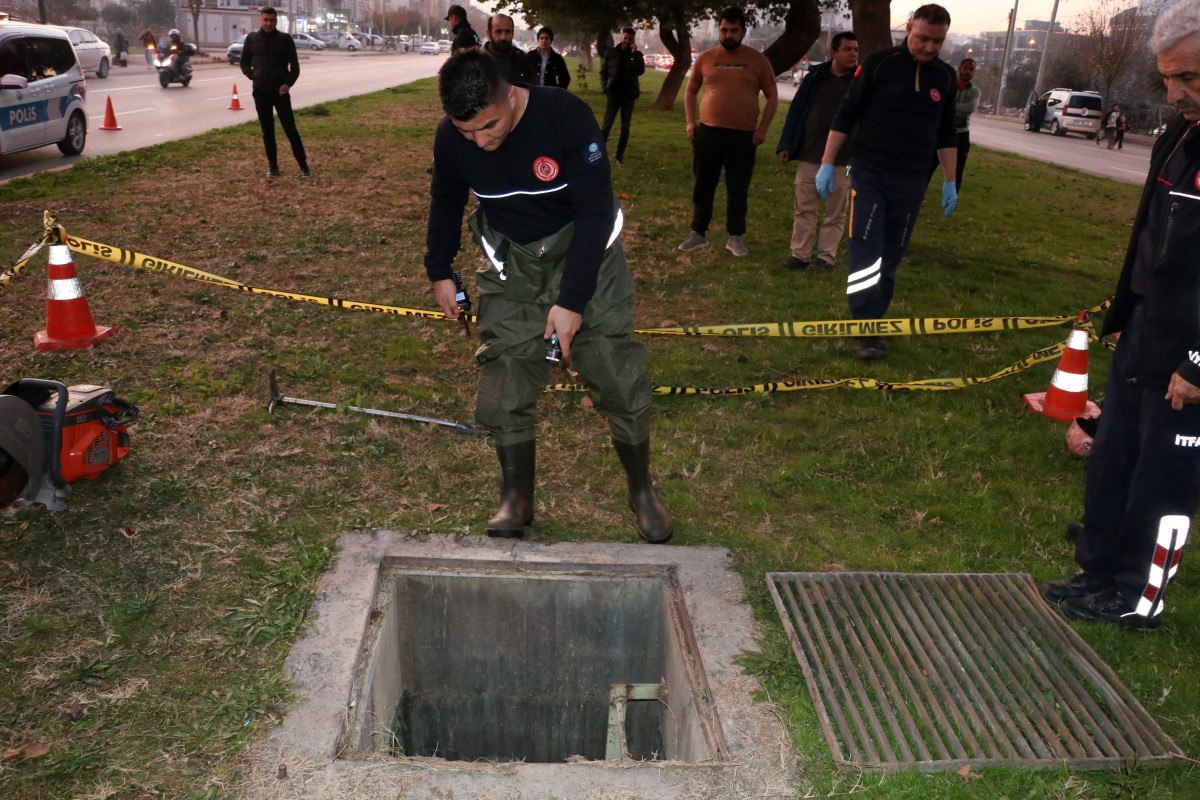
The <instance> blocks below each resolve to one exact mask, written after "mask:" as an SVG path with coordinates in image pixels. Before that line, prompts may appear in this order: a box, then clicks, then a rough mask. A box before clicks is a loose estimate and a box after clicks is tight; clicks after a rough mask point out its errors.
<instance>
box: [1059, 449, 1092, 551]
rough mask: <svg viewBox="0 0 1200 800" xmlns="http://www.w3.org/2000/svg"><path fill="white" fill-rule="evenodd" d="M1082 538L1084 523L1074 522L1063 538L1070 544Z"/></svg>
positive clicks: (1064, 532) (1068, 527)
mask: <svg viewBox="0 0 1200 800" xmlns="http://www.w3.org/2000/svg"><path fill="white" fill-rule="evenodd" d="M1093 438H1094V437H1093ZM1080 536H1083V523H1082V522H1072V523H1071V524H1070V525H1068V526H1067V529H1066V530H1065V531H1063V538H1064V539H1066V540H1067V541H1068V542H1078V541H1079V537H1080Z"/></svg>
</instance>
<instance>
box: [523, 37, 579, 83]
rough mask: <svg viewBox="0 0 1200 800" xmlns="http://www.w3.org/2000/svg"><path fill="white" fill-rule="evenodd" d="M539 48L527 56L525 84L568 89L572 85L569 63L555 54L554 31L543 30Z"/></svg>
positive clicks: (538, 38)
mask: <svg viewBox="0 0 1200 800" xmlns="http://www.w3.org/2000/svg"><path fill="white" fill-rule="evenodd" d="M537 40H538V46H537V49H536V50H530V51H529V53H528V55H526V56H525V82H526V83H530V84H533V85H534V86H557V87H558V88H559V89H566V88H567V87H568V86H570V85H571V73H570V72H569V71H568V70H567V62H566V61H564V60H563V57H562V56H561V55H559V54H558V53H556V52H554V48H553V47H551V44H552V43H553V42H554V31H552V30H550V29H549V28H542V29H541V30H540V31H538V35H537Z"/></svg>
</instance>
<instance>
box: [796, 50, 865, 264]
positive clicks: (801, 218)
mask: <svg viewBox="0 0 1200 800" xmlns="http://www.w3.org/2000/svg"><path fill="white" fill-rule="evenodd" d="M829 49H830V54H829V60H828V61H826V62H825V63H824V64H817V65H816V66H815V67H813V68H812V69H810V70H809V71H808V74H807V75H805V76H804V80H803V81H801V82H800V88H799V89H797V90H796V96H795V97H793V98H792V104H791V107H789V108H788V114H787V120H786V121H784V123H783V133H782V134H781V135H780V137H779V144H778V145H777V146H776V148H775V152H776V153H777V154H778V155H779V162H780V163H781V164H786V163H787V162H788V161H792V160H794V161H799V162H800V163H799V164H797V166H796V180H795V187H796V201H795V209H794V212H793V215H792V216H793V221H792V254H791V255H790V256H788V257H787V258H785V259H784V260H783V261H780V262H779V266H780V267H782V268H783V269H790V270H801V269H806V270H809V271H810V272H829V271H830V270H832V269H833V259H834V257H836V256H837V248H838V242H840V241H841V239H842V233H843V231H844V230H845V225H846V200H847V199H848V198H849V197H850V178H848V177H847V176H846V174H845V170H844V169H842V170H835V172H834V185H833V193H832V194H830V195H829V201H828V202H827V203H826V204H825V221H824V222H823V223H822V224H821V233H820V236H819V237H818V235H817V205H818V197H817V187H816V184H815V183H813V181H815V180H816V177H817V170H818V169H819V168H820V166H821V156H822V155H824V154H825V139H826V137H828V136H829V126H830V125H832V124H833V115H834V114H835V113H837V110H838V106H839V105H840V104H841V102H842V98H843V97H845V96H846V90H847V89H849V88H850V79H851V78H852V77H853V76H854V68H855V67H857V66H858V37H856V36H855V35H854V34H853V33H851V32H850V31H842V32H841V33H838V34H836V35H835V36H834V37H833V41H832V42H831V43H830V45H829ZM849 161H850V148H849V147H843V148H842V151H841V152H840V153H839V154H838V157H837V159H835V160H834V162H833V164H834V166H835V167H845V166H846V164H847V163H849ZM839 173H840V174H839ZM814 243H815V244H816V245H817V260H816V261H813V262H810V261H809V258H810V257H811V256H812V249H813V244H814Z"/></svg>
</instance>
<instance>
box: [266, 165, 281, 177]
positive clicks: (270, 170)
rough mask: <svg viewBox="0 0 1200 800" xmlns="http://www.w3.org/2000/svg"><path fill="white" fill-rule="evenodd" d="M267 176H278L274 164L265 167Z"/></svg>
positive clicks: (277, 169)
mask: <svg viewBox="0 0 1200 800" xmlns="http://www.w3.org/2000/svg"><path fill="white" fill-rule="evenodd" d="M267 177H268V178H278V177H279V167H276V166H270V167H267Z"/></svg>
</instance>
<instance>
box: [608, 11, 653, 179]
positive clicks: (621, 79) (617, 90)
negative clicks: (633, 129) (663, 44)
mask: <svg viewBox="0 0 1200 800" xmlns="http://www.w3.org/2000/svg"><path fill="white" fill-rule="evenodd" d="M636 36H637V33H636V32H635V31H634V30H633V28H626V29H625V30H623V31H621V41H620V42H619V43H617V45H616V46H614V47H610V48H609V49H608V52H607V53H605V54H604V61H603V62H602V63H601V64H600V90H601V91H602V92H604V94H606V95H607V96H608V105H606V106H605V108H604V123H603V124H602V125H601V126H600V130H601V132H602V133H603V134H604V142H605V144H607V143H608V132H609V131H610V130H612V126H613V121H614V120H615V119H616V118H617V112H618V111H619V112H621V138H620V139H618V140H617V163H618V164H624V163H625V145H627V144H629V123H630V122H631V121H632V120H633V104H634V103H635V102H636V101H637V99H638V95H639V94H641V88H640V87H639V86H638V76H640V75H641V74H642V73H644V72H645V71H646V60H645V59H644V58H643V57H642V52H641V51H640V50H638V49H637V44H636V42H635V41H634V40H635V38H636Z"/></svg>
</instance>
